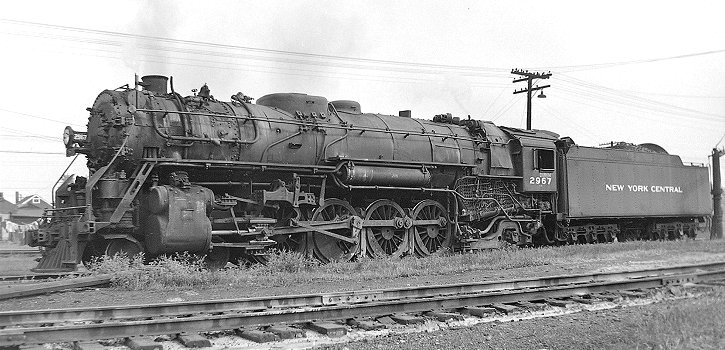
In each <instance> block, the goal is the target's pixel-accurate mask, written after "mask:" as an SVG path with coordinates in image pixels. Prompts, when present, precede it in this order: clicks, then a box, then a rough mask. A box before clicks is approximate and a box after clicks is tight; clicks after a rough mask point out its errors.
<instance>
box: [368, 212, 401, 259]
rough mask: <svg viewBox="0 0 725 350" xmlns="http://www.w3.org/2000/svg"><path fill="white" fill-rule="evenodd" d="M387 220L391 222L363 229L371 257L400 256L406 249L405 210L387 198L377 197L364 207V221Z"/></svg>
mask: <svg viewBox="0 0 725 350" xmlns="http://www.w3.org/2000/svg"><path fill="white" fill-rule="evenodd" d="M375 220H379V221H388V222H390V223H391V224H389V225H381V226H372V227H368V228H366V229H365V234H366V236H367V241H368V244H369V245H370V250H368V253H369V254H370V255H371V256H373V257H376V256H377V257H380V256H401V255H403V253H405V252H406V251H408V240H409V239H408V232H407V231H408V229H407V228H406V227H405V224H404V222H405V211H403V208H401V207H400V205H398V203H395V202H393V201H391V200H389V199H379V200H377V201H375V202H373V203H372V204H370V205H369V206H368V207H367V209H365V221H366V222H368V224H370V223H374V222H375Z"/></svg>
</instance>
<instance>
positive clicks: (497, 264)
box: [89, 240, 725, 290]
mask: <svg viewBox="0 0 725 350" xmlns="http://www.w3.org/2000/svg"><path fill="white" fill-rule="evenodd" d="M683 253H694V254H693V255H700V254H701V253H709V254H712V253H725V242H719V241H691V240H689V241H675V242H624V243H615V244H589V245H572V246H563V247H541V248H526V249H519V248H516V247H513V248H506V249H500V250H490V251H483V252H478V253H466V254H450V253H445V254H439V255H432V256H429V257H426V258H416V257H413V256H406V257H403V258H393V257H385V258H375V259H373V258H361V259H358V260H356V261H352V262H332V263H329V264H320V263H319V262H318V261H317V260H315V259H313V258H310V257H306V256H304V255H303V254H300V253H294V252H280V251H275V252H273V253H272V254H270V255H269V256H268V258H267V263H266V264H264V265H262V264H255V265H251V266H244V265H242V266H239V267H236V266H235V267H228V268H225V269H222V270H209V269H207V268H206V267H205V266H204V262H203V257H198V256H196V255H192V254H188V253H187V254H178V255H175V256H172V257H161V258H157V259H155V260H153V261H151V262H149V263H146V264H144V258H143V256H137V257H134V258H128V257H125V256H116V257H110V258H109V257H106V258H102V259H98V260H96V261H94V262H93V263H92V264H91V265H90V268H89V269H90V270H91V271H92V272H93V273H108V274H111V275H112V276H113V284H114V285H115V286H117V287H119V288H123V289H130V290H144V289H149V290H162V289H166V288H189V287H199V288H203V287H214V286H221V285H224V286H227V287H228V286H234V285H237V286H244V285H255V286H260V287H273V286H282V287H285V286H293V285H300V284H310V283H315V282H346V281H373V282H374V281H376V280H377V281H382V280H388V279H395V278H406V277H425V276H437V275H452V274H460V273H467V272H482V273H485V272H486V271H496V270H508V269H521V268H524V269H525V268H530V267H536V266H545V265H552V266H554V267H566V266H570V265H582V266H589V265H592V264H595V263H599V264H600V265H601V264H604V265H605V266H606V265H607V264H619V265H620V266H621V265H622V263H626V262H628V261H633V260H648V259H658V258H663V257H667V256H668V255H673V254H677V255H681V254H683ZM371 284H374V283H371Z"/></svg>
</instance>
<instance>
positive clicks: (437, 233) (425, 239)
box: [411, 199, 453, 257]
mask: <svg viewBox="0 0 725 350" xmlns="http://www.w3.org/2000/svg"><path fill="white" fill-rule="evenodd" d="M412 216H413V226H412V227H411V231H412V234H413V239H414V240H415V254H416V255H418V256H421V257H423V256H428V255H431V254H433V253H435V252H437V251H439V250H441V249H442V248H446V247H448V246H449V245H450V243H451V233H452V231H453V225H452V224H451V221H450V220H449V219H448V215H447V213H446V208H445V207H444V206H443V205H442V204H440V203H438V202H436V201H434V200H430V199H426V200H423V201H420V202H418V204H416V205H415V207H414V208H413V215H412Z"/></svg>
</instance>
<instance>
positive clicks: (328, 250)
mask: <svg viewBox="0 0 725 350" xmlns="http://www.w3.org/2000/svg"><path fill="white" fill-rule="evenodd" d="M354 215H355V209H354V208H353V207H352V206H351V205H350V203H348V202H346V201H343V200H340V199H336V198H331V199H326V200H325V204H324V205H322V206H321V207H319V208H317V210H315V213H314V214H312V221H327V222H340V221H344V220H346V219H347V218H349V217H351V216H354ZM331 232H333V233H335V234H338V235H342V236H346V237H352V229H351V228H344V229H337V230H331ZM312 242H313V244H314V254H315V257H316V258H317V259H319V260H320V261H322V262H325V263H327V262H330V261H347V260H350V259H352V257H353V255H355V253H356V252H357V251H358V244H356V243H349V242H345V241H341V240H339V239H335V238H333V237H330V236H327V235H324V234H322V233H319V232H313V233H312Z"/></svg>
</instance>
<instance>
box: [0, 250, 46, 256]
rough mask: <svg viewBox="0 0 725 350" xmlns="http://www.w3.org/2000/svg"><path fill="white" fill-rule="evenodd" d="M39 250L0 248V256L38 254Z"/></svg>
mask: <svg viewBox="0 0 725 350" xmlns="http://www.w3.org/2000/svg"><path fill="white" fill-rule="evenodd" d="M40 254H41V251H40V250H38V249H0V256H12V255H40Z"/></svg>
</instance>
